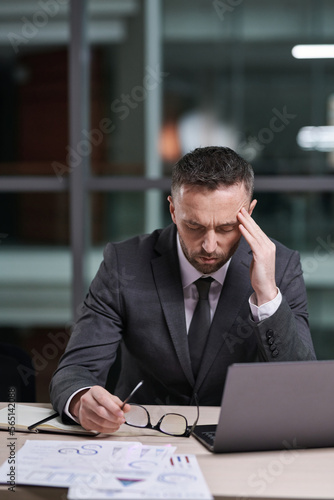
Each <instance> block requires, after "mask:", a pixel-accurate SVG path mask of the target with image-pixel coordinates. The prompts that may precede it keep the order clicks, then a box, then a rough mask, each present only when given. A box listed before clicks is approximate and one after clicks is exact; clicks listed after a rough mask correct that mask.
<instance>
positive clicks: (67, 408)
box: [64, 386, 91, 425]
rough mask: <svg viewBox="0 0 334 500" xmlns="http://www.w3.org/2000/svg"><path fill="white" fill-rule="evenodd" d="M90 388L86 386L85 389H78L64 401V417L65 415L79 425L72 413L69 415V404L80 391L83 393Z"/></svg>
mask: <svg viewBox="0 0 334 500" xmlns="http://www.w3.org/2000/svg"><path fill="white" fill-rule="evenodd" d="M90 388H91V386H87V387H81V388H80V389H78V390H77V391H75V392H73V394H72V395H71V396H70V397H69V398H68V400H67V401H66V405H65V408H64V413H65V415H67V416H68V417H70V418H71V419H72V420H74V422H76V423H77V424H79V425H80V422H79V420H78V419H77V418H76V417H73V415H72V413H70V410H69V408H70V404H71V401H72V399H73V398H74V396H75V395H76V394H78V392H80V391H84V390H85V389H90Z"/></svg>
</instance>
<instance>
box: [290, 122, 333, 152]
mask: <svg viewBox="0 0 334 500" xmlns="http://www.w3.org/2000/svg"><path fill="white" fill-rule="evenodd" d="M297 143H298V145H299V146H300V147H301V148H302V149H306V150H308V151H312V150H313V151H322V152H329V151H333V150H334V126H321V127H303V128H301V129H300V131H299V132H298V135H297Z"/></svg>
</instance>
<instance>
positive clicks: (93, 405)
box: [70, 382, 142, 433]
mask: <svg viewBox="0 0 334 500" xmlns="http://www.w3.org/2000/svg"><path fill="white" fill-rule="evenodd" d="M141 385H142V382H139V384H137V386H136V387H135V389H134V390H133V391H132V392H131V393H130V395H129V396H128V397H127V398H126V399H125V400H124V401H121V400H120V399H119V398H118V397H117V396H115V395H113V394H110V393H109V392H108V391H107V390H106V389H104V388H103V387H101V386H98V385H96V386H93V387H91V388H90V389H85V390H84V391H81V392H80V393H78V394H76V395H75V396H74V397H73V400H72V402H71V405H70V413H71V414H72V415H73V416H74V417H76V418H77V419H78V420H79V422H80V424H81V426H82V427H84V428H85V429H87V430H90V431H91V430H93V431H97V432H101V433H113V432H116V431H117V430H118V429H119V428H120V426H121V425H122V424H124V422H125V418H124V413H127V412H128V411H130V406H129V405H127V402H128V401H129V399H130V397H132V396H133V394H134V393H135V391H136V390H138V389H139V387H140V386H141Z"/></svg>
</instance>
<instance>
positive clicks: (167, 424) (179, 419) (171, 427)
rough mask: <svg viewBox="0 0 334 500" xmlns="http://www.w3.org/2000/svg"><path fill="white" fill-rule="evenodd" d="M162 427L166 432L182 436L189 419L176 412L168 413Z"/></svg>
mask: <svg viewBox="0 0 334 500" xmlns="http://www.w3.org/2000/svg"><path fill="white" fill-rule="evenodd" d="M160 429H161V430H162V431H163V432H166V434H172V435H173V436H182V434H184V433H185V432H186V429H187V421H186V419H185V417H183V416H182V415H178V414H176V413H167V415H165V416H164V418H163V419H162V422H161V424H160Z"/></svg>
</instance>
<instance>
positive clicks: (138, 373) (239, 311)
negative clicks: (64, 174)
mask: <svg viewBox="0 0 334 500" xmlns="http://www.w3.org/2000/svg"><path fill="white" fill-rule="evenodd" d="M253 178H254V174H253V170H252V167H251V166H250V165H249V164H248V163H247V162H246V161H245V160H243V159H242V158H241V157H240V156H239V155H237V154H236V153H235V152H234V151H232V150H231V149H229V148H223V147H205V148H197V149H195V150H194V151H192V152H190V153H188V154H186V155H185V156H184V157H183V158H181V159H180V160H179V161H178V163H177V164H176V165H175V167H174V169H173V173H172V186H171V196H169V197H168V202H169V207H170V214H171V218H172V222H173V223H172V224H171V225H170V226H168V227H166V228H165V229H159V230H156V231H154V232H153V233H152V234H148V235H142V236H138V237H135V238H132V239H129V240H127V241H124V242H120V243H109V244H108V245H107V246H106V248H105V252H104V260H103V262H102V264H101V266H100V269H99V270H98V272H97V275H96V277H95V278H94V280H93V282H92V283H91V286H90V289H89V293H88V294H87V297H86V299H85V302H84V306H83V311H82V314H81V317H80V318H79V320H78V321H77V323H76V325H75V327H74V330H73V333H72V335H71V338H70V341H69V343H68V347H67V349H66V352H65V354H64V355H63V357H62V358H61V360H60V363H59V366H58V368H57V370H56V372H55V374H54V376H53V379H52V381H51V401H52V403H53V406H54V407H55V409H57V410H58V411H59V412H60V414H62V416H63V418H64V420H65V421H66V420H69V419H71V418H72V419H74V420H75V421H77V422H80V423H81V425H82V426H83V427H85V428H87V429H94V430H97V431H100V432H114V431H116V430H117V429H118V428H119V426H120V425H121V424H122V423H123V422H124V413H126V412H127V411H129V405H125V406H124V408H123V409H121V406H122V402H123V400H124V398H125V397H126V396H127V395H128V394H129V393H130V392H131V390H132V389H133V387H135V385H136V384H137V383H138V382H139V380H144V385H143V387H142V388H141V389H140V390H139V391H138V392H137V394H136V395H135V397H134V402H139V403H141V404H157V403H160V404H180V405H182V404H185V405H187V404H194V395H195V394H196V396H197V398H198V401H199V403H200V404H201V405H219V404H220V402H221V397H222V391H223V388H224V382H225V377H226V372H227V368H228V366H229V365H230V364H232V363H235V362H239V363H240V362H241V363H248V362H255V361H261V362H266V361H275V362H279V361H295V360H296V361H297V360H309V359H315V353H314V348H313V344H312V339H311V335H310V331H309V326H308V313H307V298H306V291H305V285H304V281H303V277H302V270H301V265H300V259H299V254H298V253H297V252H296V251H293V250H290V249H288V248H286V247H285V246H283V245H282V244H280V243H279V242H277V241H274V240H272V239H270V238H269V237H268V236H267V235H266V234H265V233H264V232H263V231H262V230H261V228H260V227H259V226H258V225H257V224H256V222H255V221H254V219H253V217H252V214H253V211H254V209H255V206H256V203H257V202H256V200H255V199H253ZM201 278H209V279H204V280H203V279H201ZM198 280H199V281H198ZM119 345H121V356H122V363H121V373H120V376H119V379H118V381H117V384H116V389H115V391H114V392H115V394H110V393H109V392H108V391H107V390H106V389H105V388H104V386H105V383H106V379H107V375H108V372H109V369H110V367H111V365H112V364H113V363H114V361H115V358H116V353H117V348H118V346H119Z"/></svg>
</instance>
